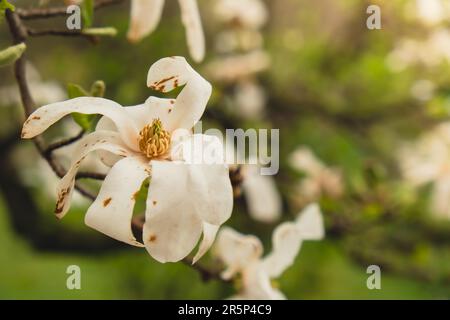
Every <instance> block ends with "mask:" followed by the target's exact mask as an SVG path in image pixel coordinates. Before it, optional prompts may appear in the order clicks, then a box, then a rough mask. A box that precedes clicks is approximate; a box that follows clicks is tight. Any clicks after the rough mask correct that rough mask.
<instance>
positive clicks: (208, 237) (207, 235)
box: [192, 222, 219, 264]
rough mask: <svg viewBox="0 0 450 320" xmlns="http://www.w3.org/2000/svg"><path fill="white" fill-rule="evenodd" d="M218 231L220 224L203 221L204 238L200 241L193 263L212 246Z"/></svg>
mask: <svg viewBox="0 0 450 320" xmlns="http://www.w3.org/2000/svg"><path fill="white" fill-rule="evenodd" d="M217 231H219V226H215V225H213V224H209V223H207V222H203V239H202V242H200V246H199V248H198V251H197V253H196V254H195V256H194V258H193V259H192V263H193V264H194V263H196V262H197V261H198V260H199V259H200V258H201V257H203V255H204V254H205V253H206V252H207V251H208V250H209V248H211V246H212V244H213V243H214V240H215V239H216V234H217Z"/></svg>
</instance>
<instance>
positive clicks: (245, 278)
mask: <svg viewBox="0 0 450 320" xmlns="http://www.w3.org/2000/svg"><path fill="white" fill-rule="evenodd" d="M323 236H324V226H323V218H322V214H321V212H320V208H319V207H318V206H317V205H316V204H312V205H309V206H308V207H306V208H305V209H304V210H303V211H302V212H301V213H300V215H299V216H298V218H297V219H296V221H295V222H285V223H282V224H281V225H279V226H278V227H277V228H276V229H275V230H274V232H273V235H272V246H273V248H272V252H271V253H269V254H268V255H267V256H265V257H264V258H263V257H262V254H263V247H262V244H261V242H260V240H259V239H258V238H256V237H255V236H251V235H248V236H246V235H242V234H240V233H238V232H236V231H234V230H233V229H230V228H226V227H225V228H222V229H221V231H220V232H219V235H218V237H217V242H216V245H215V247H214V253H215V255H216V256H217V257H219V258H220V259H221V260H222V262H223V263H224V264H225V266H226V270H225V271H224V272H223V273H222V275H221V276H222V278H223V279H231V278H233V277H234V276H236V275H237V274H239V275H240V276H241V277H242V288H241V290H240V292H239V293H238V294H237V295H235V296H233V297H231V299H267V300H269V299H270V300H276V299H285V296H284V295H283V293H281V291H279V290H278V289H276V288H274V287H273V286H272V284H271V279H275V278H278V277H280V276H281V274H282V273H283V272H284V271H285V270H286V269H287V268H288V267H290V266H291V265H292V264H293V263H294V261H295V258H296V256H297V255H298V253H299V251H300V247H301V245H302V242H303V241H304V240H320V239H322V238H323Z"/></svg>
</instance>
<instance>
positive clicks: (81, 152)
mask: <svg viewBox="0 0 450 320" xmlns="http://www.w3.org/2000/svg"><path fill="white" fill-rule="evenodd" d="M98 149H102V150H107V151H109V152H112V153H114V154H117V155H119V156H121V157H126V156H128V155H130V154H131V153H132V152H131V151H129V150H128V149H127V148H126V147H125V145H124V144H123V142H122V140H121V139H120V137H119V134H118V133H117V132H112V131H98V132H94V133H91V134H89V135H87V136H85V137H83V138H82V139H81V140H80V141H78V143H77V148H76V149H75V150H74V152H73V154H72V163H71V165H70V168H69V170H68V171H67V173H66V175H65V176H64V177H63V178H62V179H61V181H60V183H59V185H58V190H57V191H58V200H57V203H56V209H55V213H56V216H57V217H58V218H62V217H64V215H65V214H66V213H67V211H68V210H69V208H70V199H71V196H72V192H73V187H74V184H75V176H76V174H77V171H78V168H79V167H80V165H81V162H82V161H83V160H84V158H85V157H86V156H87V155H88V154H89V153H90V152H92V151H94V150H98Z"/></svg>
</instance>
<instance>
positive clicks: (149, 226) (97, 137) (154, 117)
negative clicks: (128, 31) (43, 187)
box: [22, 57, 233, 262]
mask: <svg viewBox="0 0 450 320" xmlns="http://www.w3.org/2000/svg"><path fill="white" fill-rule="evenodd" d="M147 85H148V86H149V87H151V88H153V89H155V90H158V91H161V92H169V91H171V90H173V89H174V88H176V87H178V86H183V85H184V88H183V90H182V91H181V92H180V94H179V95H178V97H177V98H176V99H163V98H157V97H150V98H148V99H147V101H146V102H145V103H144V104H141V105H137V106H132V107H126V108H124V107H122V106H121V105H119V104H118V103H116V102H114V101H111V100H107V99H103V98H93V97H80V98H76V99H71V100H67V101H64V102H58V103H53V104H50V105H46V106H43V107H41V108H39V109H37V110H36V111H35V112H34V113H33V114H31V115H30V117H29V118H28V120H27V121H26V122H25V124H24V127H23V130H22V137H23V138H33V137H35V136H37V135H39V134H41V133H42V132H44V131H45V130H46V129H47V128H48V127H49V126H51V125H52V124H54V123H55V122H57V121H58V120H60V119H61V118H62V117H64V116H66V115H68V114H70V113H73V112H77V113H84V114H101V115H103V118H102V119H101V120H100V121H99V123H98V125H97V128H96V130H95V131H94V132H93V133H91V134H88V135H86V136H85V137H83V138H82V139H81V140H80V141H79V142H78V143H77V148H76V149H75V151H74V152H73V154H72V163H71V166H70V168H69V170H68V172H67V173H66V175H65V176H64V177H63V178H62V179H61V181H60V184H59V187H58V201H57V204H56V210H55V213H56V215H57V217H58V218H62V217H63V216H64V215H65V214H66V213H67V211H68V210H69V207H70V198H71V195H72V193H73V189H74V182H75V176H76V173H77V171H78V169H79V167H80V164H81V162H82V161H83V160H84V158H85V157H86V156H87V155H88V154H89V153H90V152H92V151H96V150H103V151H107V152H108V153H107V154H104V155H103V159H104V162H105V163H107V164H109V165H110V166H111V169H110V171H109V172H108V174H107V176H106V179H105V181H104V182H103V184H102V187H101V189H100V192H99V194H98V196H97V199H96V200H95V201H94V203H93V204H92V205H91V206H90V207H89V209H88V211H87V213H86V217H85V222H86V224H87V225H88V226H90V227H92V228H94V229H96V230H98V231H100V232H103V233H104V234H106V235H108V236H110V237H112V238H115V239H117V240H120V241H123V242H125V243H128V244H131V245H134V246H138V247H144V246H145V248H146V249H147V251H148V252H149V254H150V255H151V256H152V257H153V258H154V259H156V260H158V261H159V262H175V261H179V260H181V259H183V258H184V257H186V256H187V255H188V254H189V253H190V252H191V251H192V250H193V249H194V247H196V245H197V243H198V241H199V240H200V237H201V235H202V233H203V239H202V242H201V243H200V245H199V249H198V252H197V254H196V256H195V257H194V262H195V261H197V260H198V259H199V258H200V257H201V256H202V255H203V254H204V253H205V252H206V251H207V250H208V249H209V247H210V246H211V245H212V243H213V241H214V239H215V236H216V233H217V230H218V228H219V226H220V225H221V224H222V223H224V222H225V221H226V220H227V219H228V218H229V217H230V215H231V211H232V206H233V194H232V193H233V191H232V187H231V183H230V179H229V176H228V167H227V165H226V164H224V163H223V155H222V151H223V147H222V145H221V143H220V141H219V139H217V138H215V137H212V136H206V135H201V134H196V135H193V134H192V131H191V129H192V127H193V126H194V125H195V124H196V123H197V122H198V121H199V119H200V118H201V116H202V114H203V112H204V110H205V107H206V104H207V102H208V99H209V97H210V95H211V85H210V84H209V83H208V82H207V81H206V80H205V79H203V78H202V77H201V76H200V75H199V74H198V73H197V72H196V71H195V70H194V69H192V67H191V66H190V65H189V64H188V63H187V62H186V59H184V58H183V57H170V58H163V59H161V60H159V61H157V62H156V63H154V64H153V65H152V66H151V67H150V70H149V72H148V77H147ZM180 131H181V133H180ZM192 147H194V152H191V153H189V152H187V151H189V150H192ZM203 153H209V154H210V155H212V156H214V157H215V161H216V162H215V163H217V164H210V163H199V162H198V161H197V160H198V158H203V157H204V156H205V155H204V154H203ZM148 178H151V179H150V186H149V190H148V195H147V201H146V212H145V223H144V227H143V243H140V242H138V241H137V240H136V238H135V236H134V235H133V232H132V230H131V220H132V216H133V209H134V204H135V201H136V197H137V195H138V192H139V191H140V190H141V186H142V184H143V183H144V182H145V181H146V180H147V179H148Z"/></svg>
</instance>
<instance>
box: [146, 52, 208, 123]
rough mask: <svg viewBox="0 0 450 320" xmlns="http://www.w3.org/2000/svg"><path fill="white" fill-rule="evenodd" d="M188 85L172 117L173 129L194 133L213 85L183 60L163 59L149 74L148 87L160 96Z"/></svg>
mask: <svg viewBox="0 0 450 320" xmlns="http://www.w3.org/2000/svg"><path fill="white" fill-rule="evenodd" d="M182 85H185V87H184V88H183V90H182V91H181V92H180V94H179V95H178V97H177V98H176V100H175V104H174V108H173V111H172V114H173V115H172V117H173V119H174V122H173V126H171V127H169V128H167V129H166V130H169V131H172V130H174V129H177V128H182V129H191V128H192V127H193V126H194V125H195V124H196V123H197V122H198V120H199V119H200V118H201V116H202V115H203V112H204V111H205V108H206V104H207V103H208V100H209V97H210V96H211V91H212V87H211V84H210V83H209V82H208V81H206V80H205V79H204V78H203V77H202V76H200V75H199V74H198V73H197V72H196V71H195V70H194V69H192V67H191V66H190V65H189V64H188V63H187V61H186V59H185V58H183V57H169V58H163V59H160V60H158V61H157V62H155V63H154V64H153V65H152V66H151V67H150V70H149V71H148V76H147V86H148V87H150V88H152V89H154V90H157V91H161V92H168V91H171V90H172V89H174V88H176V87H178V86H182Z"/></svg>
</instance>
